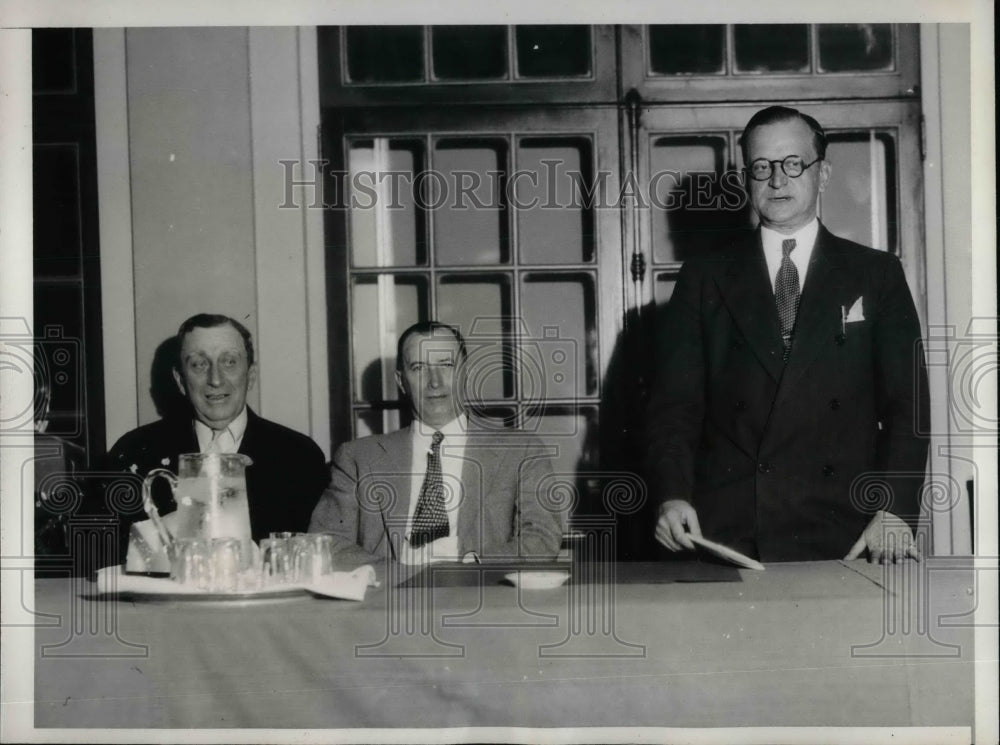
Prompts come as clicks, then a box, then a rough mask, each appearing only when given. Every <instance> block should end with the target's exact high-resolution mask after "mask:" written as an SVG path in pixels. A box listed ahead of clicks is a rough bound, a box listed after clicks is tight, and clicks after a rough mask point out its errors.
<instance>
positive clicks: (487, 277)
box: [437, 274, 514, 403]
mask: <svg viewBox="0 0 1000 745" xmlns="http://www.w3.org/2000/svg"><path fill="white" fill-rule="evenodd" d="M511 307H512V292H511V282H510V278H509V277H508V276H507V275H506V274H475V275H463V276H458V275H447V276H444V277H442V278H441V279H440V280H439V283H438V289H437V320H439V321H441V322H443V323H449V324H451V325H452V326H456V327H458V329H459V330H460V331H461V332H462V334H463V335H464V336H465V337H466V339H465V340H466V348H467V350H468V366H467V368H466V382H467V390H466V397H467V399H468V400H469V401H471V402H473V403H475V402H479V401H486V400H493V399H498V398H510V397H512V396H513V395H514V376H513V373H514V369H513V363H512V359H513V358H512V346H511V345H512V335H511V333H510V317H511V314H512V312H513V311H512V310H511Z"/></svg>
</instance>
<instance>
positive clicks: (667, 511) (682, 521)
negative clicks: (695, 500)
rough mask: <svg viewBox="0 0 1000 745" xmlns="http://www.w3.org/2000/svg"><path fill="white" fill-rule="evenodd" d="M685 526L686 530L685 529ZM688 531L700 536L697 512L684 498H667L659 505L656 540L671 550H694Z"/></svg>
mask: <svg viewBox="0 0 1000 745" xmlns="http://www.w3.org/2000/svg"><path fill="white" fill-rule="evenodd" d="M685 526H686V527H687V530H685V529H684V528H685ZM688 532H690V533H691V534H692V535H696V536H698V537H701V526H700V525H698V513H696V512H695V511H694V507H692V506H691V503H690V502H688V501H687V500H685V499H668V500H667V501H666V502H664V503H663V504H661V505H660V519H659V520H658V521H657V523H656V540H658V541H659V542H660V543H662V544H663V545H664V546H666V547H667V548H669V549H670V550H671V551H681V550H683V549H687V550H688V551H694V544H693V543H692V542H691V539H690V538H688Z"/></svg>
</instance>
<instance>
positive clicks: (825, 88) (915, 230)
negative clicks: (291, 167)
mask: <svg viewBox="0 0 1000 745" xmlns="http://www.w3.org/2000/svg"><path fill="white" fill-rule="evenodd" d="M318 35H319V50H320V60H321V70H320V84H321V103H322V105H323V107H324V109H323V122H324V153H325V155H327V157H329V158H330V159H331V169H332V170H333V171H335V172H336V171H342V172H344V173H346V174H347V176H348V181H347V183H348V184H349V185H350V188H349V189H348V192H347V193H348V194H349V196H350V197H351V198H352V199H353V200H354V202H353V206H351V207H349V208H348V209H346V210H334V211H331V212H330V213H329V220H328V223H327V228H328V234H327V237H328V245H329V247H330V248H329V254H328V262H327V267H328V271H329V272H330V276H331V279H330V287H329V289H330V298H331V299H330V307H331V314H330V328H331V343H332V346H331V349H332V350H333V351H332V353H331V363H332V375H333V380H334V381H335V382H334V383H333V384H332V386H331V400H332V408H333V418H334V423H333V426H334V433H333V434H334V437H333V439H334V441H335V442H339V441H342V440H344V439H348V438H351V437H358V436H363V435H365V434H369V433H373V432H383V431H389V430H392V429H395V428H397V427H399V426H401V425H403V424H404V423H405V422H406V419H407V416H408V412H406V411H404V407H403V405H402V402H401V401H400V400H399V398H398V393H397V390H396V386H395V382H394V379H393V373H394V371H395V355H396V340H397V338H398V335H399V334H400V333H401V332H402V331H403V330H404V329H405V328H406V327H407V326H408V325H410V324H411V323H413V322H415V321H417V320H426V319H434V320H439V321H444V322H447V323H452V324H455V325H457V326H459V327H460V328H461V330H462V332H463V333H464V334H465V335H466V336H467V337H468V338H469V350H470V377H469V380H470V397H471V402H472V408H473V413H474V414H475V416H477V417H478V418H481V419H483V420H485V421H487V422H492V423H493V424H494V425H495V426H522V427H526V428H529V429H533V430H535V431H537V432H539V433H541V434H542V435H544V436H545V437H546V438H547V440H548V441H549V442H550V444H554V445H556V446H557V447H558V451H559V456H558V458H557V464H556V466H557V469H559V470H561V471H564V472H568V473H574V472H579V471H581V470H583V471H586V470H587V469H588V468H594V467H596V466H597V465H598V463H599V456H600V454H599V453H597V445H596V444H595V443H597V442H598V441H607V440H608V438H609V437H611V438H614V437H619V439H622V441H623V442H625V441H627V442H629V443H632V444H633V445H634V444H635V442H634V441H633V440H634V438H635V437H636V436H637V435H636V432H637V430H635V431H631V432H629V433H626V432H625V430H622V431H621V432H618V430H615V429H614V428H610V429H609V427H608V424H607V423H608V418H609V416H610V417H612V418H614V417H615V416H618V418H619V419H624V420H626V424H627V426H628V427H634V426H636V422H635V421H633V420H632V419H629V417H630V416H632V414H634V412H626V413H625V414H622V415H616V414H615V412H609V411H608V410H607V406H608V405H609V404H608V403H607V401H613V400H614V396H611V398H608V395H607V394H608V391H613V390H614V389H616V388H621V389H625V390H639V389H641V388H642V386H643V385H644V383H643V382H642V380H641V378H642V376H643V375H644V373H643V372H642V370H643V369H645V368H644V365H645V362H644V360H645V357H644V355H646V354H647V353H648V349H646V348H633V349H632V351H631V352H629V351H628V348H629V347H630V345H632V346H633V347H635V345H638V346H639V347H644V342H643V341H642V340H643V339H648V338H649V334H654V335H655V333H656V330H655V329H646V331H642V329H641V326H642V325H643V324H644V323H655V318H656V317H657V316H656V314H653V313H647V312H646V311H647V310H648V309H649V307H650V306H652V305H662V304H663V303H665V302H666V301H667V300H668V299H669V297H670V294H671V292H672V289H673V286H674V283H675V281H676V278H677V273H678V271H679V270H680V267H681V265H682V263H683V262H684V261H685V260H687V259H688V258H690V257H692V256H695V255H697V254H698V253H700V252H702V251H704V250H706V248H707V247H708V246H709V245H712V244H716V243H718V242H719V241H723V240H725V239H726V236H727V234H728V233H729V232H730V231H737V230H743V229H745V228H746V227H748V226H751V225H752V224H753V217H752V211H751V210H750V209H749V206H748V204H747V198H746V194H745V189H744V186H743V180H742V179H743V176H742V170H741V169H742V165H743V164H742V155H741V152H740V136H741V133H742V129H743V126H744V125H745V123H746V121H747V120H748V119H749V118H750V117H751V116H752V115H753V113H754V112H755V111H756V110H758V109H759V108H761V107H763V106H766V105H769V104H772V103H781V102H783V101H790V102H792V103H791V104H790V105H792V106H795V107H796V108H799V109H800V110H803V111H806V112H807V113H810V114H812V115H813V116H815V117H816V118H817V119H818V120H819V121H820V122H821V123H822V124H823V125H824V126H825V127H826V128H827V131H828V133H829V140H830V146H829V150H828V153H827V159H828V160H829V161H830V162H831V163H832V164H833V177H832V179H831V180H830V183H829V185H828V187H827V189H826V191H825V193H824V194H823V195H822V199H821V204H820V210H821V219H822V220H823V222H824V224H826V225H827V226H828V227H829V228H830V229H831V230H833V231H834V232H835V233H837V234H840V235H843V236H845V237H847V238H850V239H852V240H855V241H858V242H860V243H863V244H866V245H871V246H875V247H877V248H880V249H883V250H888V251H892V252H895V253H897V254H898V255H899V256H900V257H901V258H902V259H903V265H904V269H905V270H906V272H907V277H908V279H909V280H910V282H911V286H912V287H914V291H915V292H918V291H919V288H920V287H921V284H922V271H923V270H922V264H921V255H920V252H921V245H922V243H921V240H922V238H921V233H920V228H919V225H920V221H919V210H920V200H919V180H920V166H919V163H920V153H919V141H920V135H919V99H918V94H917V92H916V91H917V83H918V81H919V56H918V50H917V33H916V27H915V26H913V25H906V24H813V25H809V24H731V25H723V24H685V25H671V26H662V25H650V26H640V25H630V26H617V27H616V26H581V25H577V26H568V25H562V26H379V27H371V26H368V27H365V26H357V27H342V28H321V29H319V31H318ZM626 184H628V185H630V186H629V188H628V189H627V190H626V189H625V186H626ZM919 305H920V303H919V302H918V306H919ZM637 318H638V319H640V323H639V326H636V325H634V324H635V319H637ZM643 319H644V320H643ZM629 324H633V325H632V327H631V329H630V328H629ZM637 329H638V331H637ZM622 360H630V362H629V363H628V364H627V365H625V366H624V367H623V366H622V364H623V363H622ZM612 370H614V372H613V373H612ZM341 380H350V381H351V385H350V386H349V390H347V388H348V387H346V386H343V385H341V384H340V383H338V382H336V381H341ZM637 398H641V396H637ZM605 399H607V400H605ZM599 418H600V420H601V421H603V422H604V423H605V426H604V428H603V430H602V431H601V433H600V437H598V436H597V428H598V425H599ZM609 431H610V432H611V434H610V435H609V434H608V432H609ZM615 433H618V434H615ZM629 438H633V439H629ZM635 446H636V447H639V446H638V445H635ZM627 467H632V466H631V465H628V466H627Z"/></svg>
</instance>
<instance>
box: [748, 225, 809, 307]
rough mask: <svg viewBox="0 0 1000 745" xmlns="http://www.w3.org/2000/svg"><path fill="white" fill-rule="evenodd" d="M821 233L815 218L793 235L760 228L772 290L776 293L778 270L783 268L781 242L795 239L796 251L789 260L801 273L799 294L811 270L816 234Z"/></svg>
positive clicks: (790, 255)
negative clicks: (810, 261)
mask: <svg viewBox="0 0 1000 745" xmlns="http://www.w3.org/2000/svg"><path fill="white" fill-rule="evenodd" d="M818 232H819V220H817V219H816V218H815V217H814V218H813V219H812V221H811V222H809V223H808V224H807V225H804V226H803V227H801V228H799V229H798V230H797V231H796V232H794V233H792V234H791V235H785V234H784V233H779V232H778V231H777V230H771V229H770V228H765V227H764V226H763V225H761V226H760V240H761V243H763V244H764V259H765V261H767V273H768V275H769V276H770V277H771V290H772V292H773V291H774V283H775V280H776V279H777V278H778V269H780V268H781V256H782V252H781V242H782V241H785V240H788V239H789V238H794V239H795V250H794V251H792V252H791V253H790V254H789V255H788V258H790V259H791V260H792V263H793V264H795V268H796V269H797V270H798V272H799V292H802V288H803V287H805V284H806V271H808V269H809V259H810V258H811V257H812V252H813V248H814V247H815V245H816V234H817V233H818Z"/></svg>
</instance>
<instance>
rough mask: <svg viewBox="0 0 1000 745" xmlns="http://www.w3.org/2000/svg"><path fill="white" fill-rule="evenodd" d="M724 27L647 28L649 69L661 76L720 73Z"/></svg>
mask: <svg viewBox="0 0 1000 745" xmlns="http://www.w3.org/2000/svg"><path fill="white" fill-rule="evenodd" d="M725 46H726V27H725V26H723V25H719V24H691V25H684V26H650V27H649V68H650V70H651V71H652V72H654V73H657V74H661V75H677V74H685V73H687V74H691V73H701V74H705V73H721V72H724V71H725V65H724V63H723V59H724V58H723V54H724V52H723V50H724V49H725Z"/></svg>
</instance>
